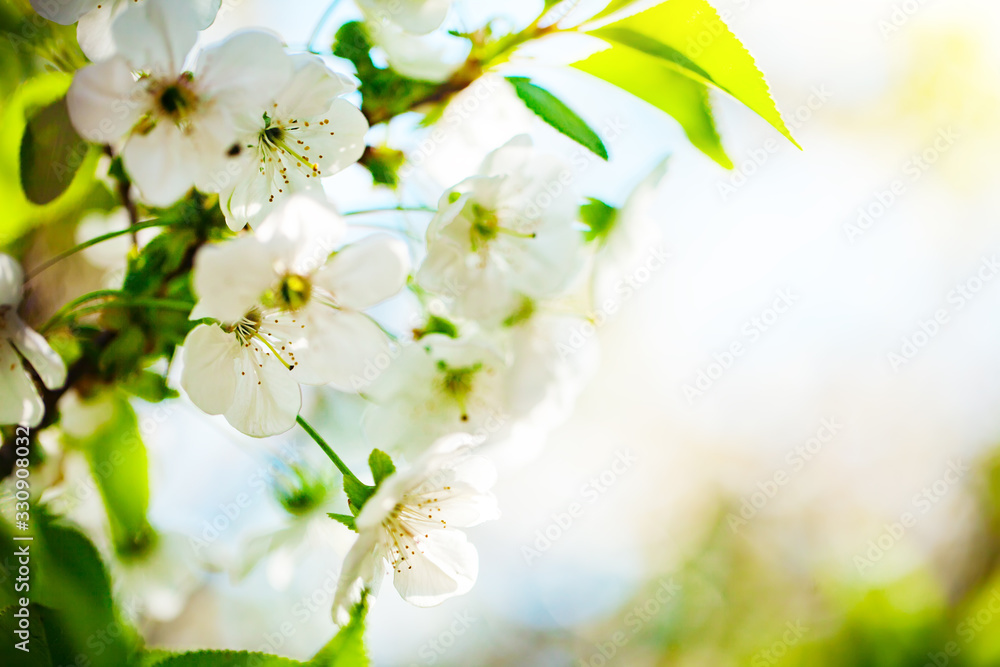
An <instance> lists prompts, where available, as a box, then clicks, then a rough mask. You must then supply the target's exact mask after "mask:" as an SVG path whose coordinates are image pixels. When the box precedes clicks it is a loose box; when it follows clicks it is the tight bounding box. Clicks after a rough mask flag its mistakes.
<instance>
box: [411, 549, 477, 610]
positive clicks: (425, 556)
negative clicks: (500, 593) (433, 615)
mask: <svg viewBox="0 0 1000 667" xmlns="http://www.w3.org/2000/svg"><path fill="white" fill-rule="evenodd" d="M420 546H421V547H422V549H421V551H418V552H417V553H416V555H410V556H408V557H407V559H406V560H404V561H402V562H401V563H400V564H399V565H398V566H397V570H396V572H395V573H394V575H393V584H394V585H395V586H396V590H397V591H399V595H400V596H401V597H402V598H403V599H404V600H406V601H407V602H409V603H410V604H412V605H415V606H417V607H432V606H434V605H437V604H441V603H442V602H444V601H445V600H447V599H448V598H451V597H455V596H456V595H463V594H464V593H467V592H469V590H470V589H471V588H472V586H473V585H474V584H475V583H476V578H477V577H478V576H479V554H478V553H477V552H476V548H475V547H474V546H472V545H471V544H470V543H469V542H468V540H467V538H466V536H465V533H463V532H461V531H459V530H436V531H432V532H430V533H428V537H425V538H423V539H422V540H421V542H420Z"/></svg>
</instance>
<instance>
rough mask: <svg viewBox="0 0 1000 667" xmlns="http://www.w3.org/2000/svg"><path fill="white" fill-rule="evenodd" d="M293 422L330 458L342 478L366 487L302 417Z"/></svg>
mask: <svg viewBox="0 0 1000 667" xmlns="http://www.w3.org/2000/svg"><path fill="white" fill-rule="evenodd" d="M295 421H296V422H298V424H299V426H301V427H302V430H303V431H305V432H306V433H307V434H308V435H309V437H310V438H312V439H313V440H314V441H315V442H316V444H317V445H319V448H320V449H322V450H323V453H324V454H326V455H327V456H328V457H330V460H331V461H333V465H335V466H337V470H339V471H340V472H341V474H343V475H344V477H347V478H348V479H351V480H353V481H354V482H355V483H357V484H360V485H362V486H366V485H365V484H364V483H363V482H362V481H361V480H360V479H358V478H357V476H356V475H355V474H354V473H353V472H351V469H350V468H348V467H347V464H346V463H344V462H343V461H342V460H341V459H340V457H339V456H337V454H336V453H335V452H334V451H333V449H332V448H331V447H330V445H328V444H326V440H324V439H323V436H321V435H320V434H319V433H317V432H316V429H314V428H313V427H312V426H310V425H309V422H307V421H306V420H305V419H303V418H302V415H299V416H297V417H296V418H295Z"/></svg>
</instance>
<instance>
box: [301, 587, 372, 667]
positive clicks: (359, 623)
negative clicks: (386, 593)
mask: <svg viewBox="0 0 1000 667" xmlns="http://www.w3.org/2000/svg"><path fill="white" fill-rule="evenodd" d="M367 614H368V596H367V595H362V597H361V602H359V603H358V604H356V605H355V606H354V609H352V610H351V620H350V621H348V623H347V625H345V626H344V627H342V628H341V629H340V632H338V633H337V634H336V636H335V637H334V638H333V639H331V640H330V642H329V643H328V644H327V645H326V646H324V647H323V648H322V649H320V651H319V653H317V654H316V655H315V656H314V657H313V659H312V660H310V661H309V662H308V663H307V667H368V665H369V664H370V663H369V662H368V656H367V654H366V653H365V642H364V635H365V616H366V615H367Z"/></svg>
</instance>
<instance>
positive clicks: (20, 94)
mask: <svg viewBox="0 0 1000 667" xmlns="http://www.w3.org/2000/svg"><path fill="white" fill-rule="evenodd" d="M71 80H72V76H71V75H69V74H67V73H64V72H49V73H46V74H40V75H38V76H36V77H34V78H32V79H29V80H28V81H25V82H23V83H22V84H21V85H20V86H19V87H18V89H17V90H16V91H15V92H14V94H13V95H11V96H10V97H9V98H8V99H6V100H4V104H3V107H2V111H0V201H3V203H4V214H3V216H0V246H3V245H7V244H9V243H11V242H12V241H13V240H14V239H16V238H18V237H19V236H21V235H22V234H24V233H25V232H27V231H28V230H30V229H32V228H33V227H36V226H38V225H43V224H48V223H51V222H55V221H57V220H62V219H64V218H66V217H67V216H70V215H74V216H78V215H79V206H80V204H81V203H82V202H83V201H84V199H85V198H86V197H87V195H89V194H90V192H91V191H92V190H93V188H94V185H95V179H94V172H95V170H96V167H97V160H98V158H99V157H100V150H99V149H98V148H97V147H94V146H92V147H90V148H88V149H87V151H86V153H85V154H84V155H81V156H80V166H79V168H78V169H76V175H75V176H74V177H73V178H72V182H71V183H70V184H69V186H68V187H66V188H65V189H64V190H63V191H62V192H61V193H60V194H58V196H56V197H55V198H54V199H52V200H51V201H48V202H47V203H45V204H44V205H39V204H37V203H35V202H33V201H31V200H30V199H29V198H28V197H27V196H26V195H25V192H24V189H23V188H22V187H21V183H22V169H21V145H22V143H23V140H24V136H25V132H26V130H27V127H28V119H29V118H31V117H32V116H34V115H35V113H36V111H37V110H38V109H41V108H44V107H48V106H50V105H53V104H56V103H58V102H59V101H60V100H61V99H62V98H63V96H64V95H65V94H66V90H67V89H68V88H69V84H70V81H71Z"/></svg>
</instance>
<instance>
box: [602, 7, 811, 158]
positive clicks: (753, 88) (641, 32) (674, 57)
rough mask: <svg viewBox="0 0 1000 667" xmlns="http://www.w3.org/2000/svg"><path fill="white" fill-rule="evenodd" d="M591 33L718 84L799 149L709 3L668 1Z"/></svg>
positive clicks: (756, 72)
mask: <svg viewBox="0 0 1000 667" xmlns="http://www.w3.org/2000/svg"><path fill="white" fill-rule="evenodd" d="M590 32H591V34H593V35H596V36H598V37H601V38H602V39H605V40H607V41H609V42H611V43H613V44H624V45H625V46H628V47H631V48H634V49H636V50H638V51H642V52H644V53H646V54H647V55H650V56H652V57H654V58H657V59H659V60H662V61H663V62H664V63H666V64H668V65H669V66H671V67H674V68H676V69H677V70H678V71H680V72H682V73H684V74H686V75H688V76H694V77H695V78H696V79H697V80H699V81H701V82H703V83H704V82H706V81H707V82H710V83H713V84H714V85H716V86H718V87H719V88H720V89H722V90H724V91H726V92H727V93H729V94H730V95H732V96H733V97H735V98H736V99H737V100H739V101H740V102H742V103H743V104H745V105H747V106H748V107H749V108H750V109H752V110H753V111H755V112H756V113H757V114H759V115H760V116H761V117H762V118H763V119H764V120H766V121H767V122H768V123H770V124H771V125H772V126H774V127H775V129H777V130H778V131H779V132H781V133H782V134H783V135H785V137H787V138H788V140H789V141H791V142H792V143H793V144H795V145H796V146H798V143H796V141H795V139H794V138H793V137H792V135H791V133H790V132H789V130H788V128H787V127H786V126H785V123H784V121H783V120H782V118H781V114H780V113H779V112H778V109H777V107H775V104H774V100H773V99H772V98H771V93H770V90H769V89H768V86H767V82H766V81H765V80H764V76H763V75H762V74H761V72H760V70H758V69H757V65H756V64H755V63H754V60H753V57H752V56H751V55H750V54H749V53H748V52H747V50H746V49H745V48H744V47H743V45H742V44H741V43H740V41H739V40H738V39H737V38H736V36H735V35H733V33H732V32H730V30H729V28H728V27H727V26H726V24H725V23H723V21H722V19H721V18H719V15H718V13H717V12H716V11H715V9H714V8H713V7H712V6H711V5H710V4H708V2H706V0H666V2H662V3H660V4H659V5H656V6H655V7H652V8H651V9H647V10H646V11H643V12H639V13H638V14H633V15H632V16H628V17H626V18H623V19H621V20H620V21H616V22H614V23H612V24H610V25H608V26H605V27H602V28H595V29H593V30H592V31H590ZM639 96H640V97H643V99H646V98H645V96H643V95H639Z"/></svg>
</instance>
